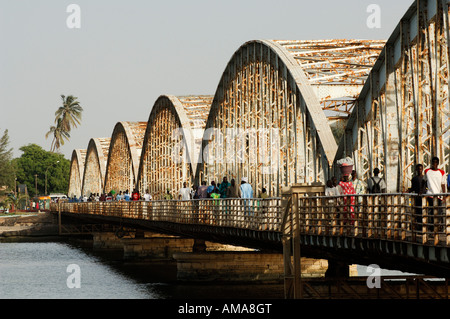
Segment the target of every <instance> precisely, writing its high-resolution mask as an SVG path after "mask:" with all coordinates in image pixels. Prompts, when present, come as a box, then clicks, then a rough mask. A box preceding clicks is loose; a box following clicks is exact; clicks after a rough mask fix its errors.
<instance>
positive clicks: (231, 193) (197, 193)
mask: <svg viewBox="0 0 450 319" xmlns="http://www.w3.org/2000/svg"><path fill="white" fill-rule="evenodd" d="M267 197H268V195H267V191H266V189H265V188H263V189H262V190H261V194H260V198H267ZM206 198H215V199H217V198H253V188H252V186H251V185H250V184H249V182H248V178H247V177H243V178H242V179H241V184H240V185H239V186H238V185H237V184H236V181H235V179H232V180H231V181H230V182H228V178H227V177H226V176H225V177H224V178H223V179H222V182H220V183H217V184H216V182H215V181H211V184H210V185H209V186H208V185H206V181H202V183H201V185H200V186H197V185H194V187H193V188H190V187H188V186H187V183H186V182H185V183H183V188H181V189H180V191H179V193H178V199H181V200H190V199H206Z"/></svg>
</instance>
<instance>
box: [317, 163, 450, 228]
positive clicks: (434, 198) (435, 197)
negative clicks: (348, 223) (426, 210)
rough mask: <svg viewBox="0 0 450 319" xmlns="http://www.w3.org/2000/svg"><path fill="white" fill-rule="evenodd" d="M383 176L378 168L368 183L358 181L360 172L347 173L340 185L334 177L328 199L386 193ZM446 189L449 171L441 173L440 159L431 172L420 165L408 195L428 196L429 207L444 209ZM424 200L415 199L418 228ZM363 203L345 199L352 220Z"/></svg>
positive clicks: (449, 178) (431, 221)
mask: <svg viewBox="0 0 450 319" xmlns="http://www.w3.org/2000/svg"><path fill="white" fill-rule="evenodd" d="M379 174H380V170H379V169H378V168H375V169H374V170H373V175H372V176H371V177H370V178H369V179H368V181H367V183H365V182H363V181H362V180H360V179H358V176H357V172H356V171H355V170H352V172H351V174H344V173H343V174H342V177H341V180H340V181H339V182H338V181H337V179H336V178H335V177H333V178H332V179H330V180H328V181H327V184H326V188H325V196H339V195H363V194H383V193H386V192H387V185H386V181H385V180H384V179H383V178H381V177H380V176H379ZM446 189H450V175H448V176H447V174H446V173H445V171H443V170H442V169H439V158H438V157H433V158H432V160H431V166H430V167H429V168H427V169H424V167H423V164H417V165H416V174H415V175H414V177H413V178H412V180H411V187H410V188H409V189H408V193H413V194H416V195H425V197H426V202H427V205H428V207H440V206H441V205H442V200H443V198H444V197H445V196H446V195H445V193H446ZM355 197H356V198H358V201H359V202H358V203H356V202H355ZM422 198H423V197H422V196H416V197H415V198H414V206H415V208H416V222H417V223H418V224H421V223H422V205H423V204H422V203H423V199H422ZM349 201H350V202H349ZM361 202H362V197H361V196H360V197H358V196H348V197H347V196H345V197H343V204H344V206H349V207H350V211H349V212H347V213H349V215H350V219H353V218H354V212H355V207H357V206H358V205H359V204H361ZM348 204H350V205H348ZM430 215H433V211H432V210H430ZM346 216H347V215H346ZM430 223H431V224H432V223H433V218H430ZM419 227H420V226H419Z"/></svg>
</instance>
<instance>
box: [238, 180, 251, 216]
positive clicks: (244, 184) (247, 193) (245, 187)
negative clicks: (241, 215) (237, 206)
mask: <svg viewBox="0 0 450 319" xmlns="http://www.w3.org/2000/svg"><path fill="white" fill-rule="evenodd" d="M240 190H241V198H245V199H246V200H244V206H245V208H244V209H245V215H253V212H252V211H251V207H250V201H249V200H247V199H249V198H253V188H252V185H250V184H249V183H248V179H247V177H243V178H242V179H241V187H240Z"/></svg>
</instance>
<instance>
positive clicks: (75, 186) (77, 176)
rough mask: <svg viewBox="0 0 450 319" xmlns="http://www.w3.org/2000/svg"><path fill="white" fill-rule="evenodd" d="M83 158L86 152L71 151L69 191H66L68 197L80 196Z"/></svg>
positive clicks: (79, 150)
mask: <svg viewBox="0 0 450 319" xmlns="http://www.w3.org/2000/svg"><path fill="white" fill-rule="evenodd" d="M85 158H86V150H81V149H77V150H73V152H72V158H71V161H70V173H69V190H68V191H67V194H68V196H69V197H73V196H76V197H77V198H78V197H80V196H81V187H82V184H81V183H82V181H83V174H84V161H85Z"/></svg>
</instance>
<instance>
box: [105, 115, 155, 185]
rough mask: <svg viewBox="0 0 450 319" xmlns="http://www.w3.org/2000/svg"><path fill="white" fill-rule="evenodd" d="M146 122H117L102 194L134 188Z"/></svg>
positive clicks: (112, 136) (112, 137)
mask: <svg viewBox="0 0 450 319" xmlns="http://www.w3.org/2000/svg"><path fill="white" fill-rule="evenodd" d="M146 126H147V122H118V123H117V124H116V126H115V127H114V131H113V133H112V135H111V142H110V146H109V151H108V160H107V166H106V173H105V187H104V192H105V193H109V192H111V191H115V192H116V193H118V192H119V191H123V192H124V191H126V190H128V191H129V192H130V193H131V192H132V191H133V190H134V188H135V186H136V179H137V172H138V169H139V161H140V156H141V151H142V143H143V140H144V133H145V128H146Z"/></svg>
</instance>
